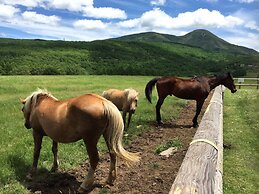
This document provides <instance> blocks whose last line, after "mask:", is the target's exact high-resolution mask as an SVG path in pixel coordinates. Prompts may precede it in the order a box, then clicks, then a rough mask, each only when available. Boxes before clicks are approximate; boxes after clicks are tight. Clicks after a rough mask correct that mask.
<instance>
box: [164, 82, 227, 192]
mask: <svg viewBox="0 0 259 194" xmlns="http://www.w3.org/2000/svg"><path fill="white" fill-rule="evenodd" d="M223 90H224V87H222V86H218V87H217V88H216V89H215V91H214V93H213V96H212V98H211V101H210V103H209V105H208V107H207V109H206V111H205V113H204V116H203V118H202V121H201V123H200V126H199V128H198V129H197V132H196V134H195V136H194V138H193V141H192V142H191V143H190V146H189V149H188V151H187V153H186V155H185V158H184V160H183V163H182V165H181V167H180V169H179V172H178V174H177V176H176V178H175V181H174V183H173V185H172V187H171V190H170V192H169V194H194V193H197V194H211V193H213V194H214V193H217V194H221V193H222V174H223V164H222V163H223V161H222V160H223V95H222V94H223Z"/></svg>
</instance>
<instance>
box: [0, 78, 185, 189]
mask: <svg viewBox="0 0 259 194" xmlns="http://www.w3.org/2000/svg"><path fill="white" fill-rule="evenodd" d="M151 78H153V77H144V76H0V83H1V85H0V104H1V106H0V112H1V114H0V123H1V125H0V137H1V138H0V156H1V160H0V166H1V168H0V193H8V194H9V193H27V192H28V191H27V189H26V182H25V176H26V174H27V172H28V170H29V169H30V166H31V164H32V156H33V139H32V134H31V133H32V130H28V129H26V128H25V127H24V119H23V116H22V112H21V108H22V105H21V103H20V98H25V97H27V96H28V95H30V94H31V92H33V91H35V90H36V89H37V88H38V87H40V88H46V89H48V90H49V91H50V92H51V93H52V95H54V96H55V97H56V98H58V99H67V98H70V97H74V96H78V95H81V94H84V93H96V94H102V92H103V90H106V89H109V88H119V89H124V88H129V87H132V88H134V89H136V90H137V91H138V92H139V103H138V108H137V110H136V112H135V114H134V115H133V117H132V122H131V126H130V128H129V130H128V133H129V136H128V137H127V138H124V141H125V143H130V140H131V139H132V138H134V137H135V136H136V135H137V134H138V133H141V132H142V131H145V130H148V129H149V128H150V122H154V121H155V102H156V92H155V91H156V90H154V92H153V104H152V105H150V104H149V103H148V102H147V101H146V99H145V96H144V87H145V85H146V83H147V82H148V81H149V80H150V79H151ZM186 102H187V101H185V100H181V99H177V98H175V97H171V98H167V99H166V100H165V103H164V105H163V106H162V110H161V114H162V117H163V119H164V120H168V119H173V118H176V117H177V115H178V112H179V110H180V109H182V108H183V107H184V106H185V104H186ZM169 105H170V106H169ZM98 148H99V150H100V151H104V150H106V145H105V144H104V141H103V139H101V140H100V142H99V145H98ZM86 157H87V156H86V154H85V146H84V144H83V141H78V142H76V143H73V144H61V145H60V146H59V160H60V163H61V164H60V168H62V169H72V168H73V167H76V166H78V165H80V164H82V163H83V162H84V161H85V159H86ZM52 161H53V159H52V152H51V141H50V140H49V139H48V138H44V140H43V145H42V150H41V156H40V160H39V165H38V167H39V170H40V171H42V172H43V173H48V172H47V170H49V169H50V168H51V165H52ZM37 178H39V179H40V178H44V177H39V176H38V177H37Z"/></svg>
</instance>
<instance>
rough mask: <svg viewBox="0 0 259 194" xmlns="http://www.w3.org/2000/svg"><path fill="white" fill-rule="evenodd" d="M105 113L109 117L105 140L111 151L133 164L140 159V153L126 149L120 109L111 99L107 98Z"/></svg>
mask: <svg viewBox="0 0 259 194" xmlns="http://www.w3.org/2000/svg"><path fill="white" fill-rule="evenodd" d="M104 110H105V115H106V116H107V117H108V124H107V127H106V130H105V132H104V133H105V134H104V137H105V140H106V143H107V146H108V148H109V149H110V151H111V152H114V153H115V154H116V155H117V156H118V157H120V158H121V159H123V160H124V161H125V162H126V163H127V164H128V165H132V164H134V163H136V162H138V161H139V160H140V157H139V154H138V153H132V152H128V151H127V150H125V149H124V148H123V146H122V137H123V130H124V124H123V119H122V116H121V113H120V111H119V110H118V108H117V107H116V106H115V105H114V104H113V103H112V102H110V101H108V100H106V99H105V102H104Z"/></svg>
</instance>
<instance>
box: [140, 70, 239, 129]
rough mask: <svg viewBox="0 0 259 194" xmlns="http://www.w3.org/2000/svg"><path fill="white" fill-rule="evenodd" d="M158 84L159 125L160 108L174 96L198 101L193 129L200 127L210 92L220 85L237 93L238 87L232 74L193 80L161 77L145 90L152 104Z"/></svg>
mask: <svg viewBox="0 0 259 194" xmlns="http://www.w3.org/2000/svg"><path fill="white" fill-rule="evenodd" d="M155 84H156V88H157V93H158V101H157V104H156V120H157V123H158V124H162V122H161V114H160V108H161V106H162V104H163V102H164V100H165V98H166V97H167V96H168V95H170V96H172V95H174V96H176V97H178V98H183V99H188V100H196V114H195V116H194V118H193V120H192V122H193V127H198V121H197V118H198V116H199V114H200V112H201V108H202V106H203V103H204V101H205V99H206V98H207V97H208V95H209V93H210V91H211V90H212V89H214V88H215V87H217V86H219V85H224V86H226V87H227V88H228V89H229V90H231V92H232V93H235V92H236V91H237V90H236V86H235V84H234V80H233V77H232V76H231V74H230V73H227V74H223V75H218V76H202V77H194V78H191V79H181V78H178V77H160V78H154V79H152V80H150V81H149V82H148V83H147V85H146V88H145V94H146V98H147V99H148V101H149V102H150V103H151V94H152V90H153V88H154V86H155Z"/></svg>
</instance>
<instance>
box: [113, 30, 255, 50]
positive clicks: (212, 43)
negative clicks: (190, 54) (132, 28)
mask: <svg viewBox="0 0 259 194" xmlns="http://www.w3.org/2000/svg"><path fill="white" fill-rule="evenodd" d="M114 40H120V41H145V42H170V43H179V44H184V45H189V46H193V47H198V48H202V49H204V50H206V51H214V52H220V51H224V52H229V53H234V54H249V55H250V54H257V51H255V50H253V49H250V48H246V47H242V46H237V45H233V44H230V43H228V42H226V41H225V40H223V39H221V38H219V37H217V36H216V35H214V34H212V33H211V32H209V31H207V30H194V31H192V32H190V33H188V34H186V35H184V36H174V35H169V34H159V33H155V32H146V33H140V34H132V35H128V36H122V37H119V38H116V39H114Z"/></svg>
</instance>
